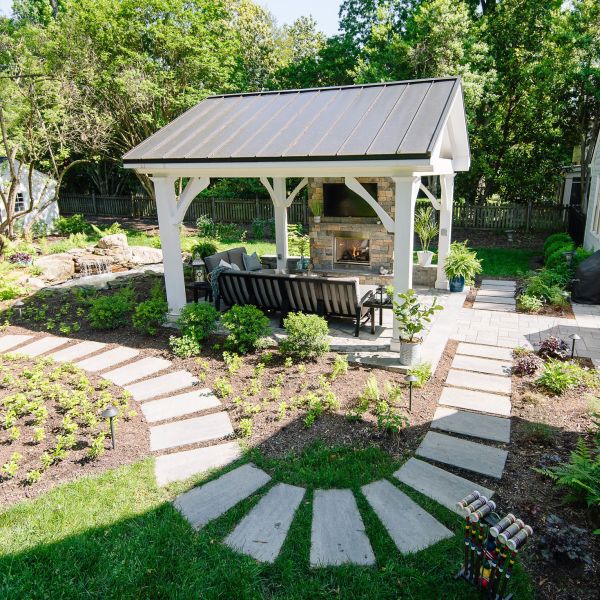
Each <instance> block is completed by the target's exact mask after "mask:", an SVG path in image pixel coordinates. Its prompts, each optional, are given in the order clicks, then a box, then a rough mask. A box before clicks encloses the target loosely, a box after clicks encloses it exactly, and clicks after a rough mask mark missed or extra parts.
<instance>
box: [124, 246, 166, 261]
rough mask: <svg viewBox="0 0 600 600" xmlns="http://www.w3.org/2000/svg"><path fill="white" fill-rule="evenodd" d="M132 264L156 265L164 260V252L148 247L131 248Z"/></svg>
mask: <svg viewBox="0 0 600 600" xmlns="http://www.w3.org/2000/svg"><path fill="white" fill-rule="evenodd" d="M129 250H130V251H131V262H132V263H133V264H134V265H155V264H157V263H161V262H162V260H163V254H162V250H159V249H158V248H149V247H147V246H130V247H129Z"/></svg>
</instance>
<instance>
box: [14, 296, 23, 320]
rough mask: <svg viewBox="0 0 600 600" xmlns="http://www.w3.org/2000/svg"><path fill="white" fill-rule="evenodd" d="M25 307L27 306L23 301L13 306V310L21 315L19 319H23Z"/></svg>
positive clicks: (18, 301)
mask: <svg viewBox="0 0 600 600" xmlns="http://www.w3.org/2000/svg"><path fill="white" fill-rule="evenodd" d="M24 306H25V303H24V302H23V300H17V301H16V302H15V303H14V304H13V308H16V309H17V312H18V313H19V319H21V318H22V317H23V307H24Z"/></svg>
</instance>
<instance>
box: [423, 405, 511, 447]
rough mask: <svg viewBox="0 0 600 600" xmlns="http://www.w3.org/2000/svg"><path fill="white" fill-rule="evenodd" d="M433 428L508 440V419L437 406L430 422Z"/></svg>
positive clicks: (506, 442) (502, 440) (496, 439)
mask: <svg viewBox="0 0 600 600" xmlns="http://www.w3.org/2000/svg"><path fill="white" fill-rule="evenodd" d="M431 427H432V428H433V429H441V430H442V431H449V432H450V433H460V434H462V435H468V436H471V437H477V438H481V439H484V440H492V441H493V442H504V443H505V444H508V442H510V419H505V418H504V417H492V416H490V415H480V414H478V413H472V412H466V411H464V410H457V409H455V408H449V407H446V406H439V407H438V408H437V410H436V411H435V415H434V416H433V421H432V422H431Z"/></svg>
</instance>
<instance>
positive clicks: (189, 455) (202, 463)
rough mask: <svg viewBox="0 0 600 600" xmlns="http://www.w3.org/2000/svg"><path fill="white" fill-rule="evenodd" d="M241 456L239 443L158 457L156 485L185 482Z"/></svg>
mask: <svg viewBox="0 0 600 600" xmlns="http://www.w3.org/2000/svg"><path fill="white" fill-rule="evenodd" d="M241 455H242V451H241V449H240V445H239V444H238V443H237V442H227V443H226V444H217V445H215V446H207V447H206V448H194V449H193V450H185V451H183V452H174V453H173V454H165V455H163V456H157V457H156V461H155V462H154V475H155V477H156V483H157V484H158V485H167V484H168V483H172V482H173V481H183V480H184V479H187V478H188V477H191V476H192V475H198V474H200V473H204V472H206V471H209V470H210V469H218V468H219V467H224V466H225V465H228V464H229V463H231V462H233V461H234V460H237V459H238V458H239V457H240V456H241Z"/></svg>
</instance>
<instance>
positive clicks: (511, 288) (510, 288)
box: [478, 283, 517, 295]
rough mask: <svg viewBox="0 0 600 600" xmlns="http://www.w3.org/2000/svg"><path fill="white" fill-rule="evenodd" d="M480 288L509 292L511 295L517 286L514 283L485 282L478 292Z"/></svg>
mask: <svg viewBox="0 0 600 600" xmlns="http://www.w3.org/2000/svg"><path fill="white" fill-rule="evenodd" d="M481 290H488V291H493V292H511V293H512V294H513V295H514V293H515V291H516V290H517V286H516V285H512V286H511V285H494V284H493V283H486V284H485V285H482V286H481V287H480V288H479V290H478V293H479V292H481Z"/></svg>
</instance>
